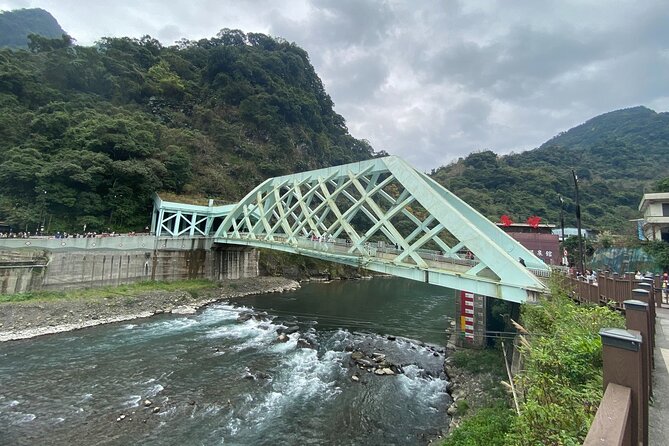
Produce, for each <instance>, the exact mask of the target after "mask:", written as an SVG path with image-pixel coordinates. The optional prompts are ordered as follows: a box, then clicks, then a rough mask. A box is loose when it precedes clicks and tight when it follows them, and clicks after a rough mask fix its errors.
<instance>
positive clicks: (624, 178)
mask: <svg viewBox="0 0 669 446" xmlns="http://www.w3.org/2000/svg"><path fill="white" fill-rule="evenodd" d="M572 169H573V170H575V172H576V174H577V176H578V178H579V189H580V193H581V204H582V208H583V209H582V210H583V212H582V214H583V224H584V225H585V226H587V227H593V228H599V229H610V230H613V231H615V232H630V231H631V228H632V224H631V223H629V221H628V220H630V219H633V218H637V217H638V216H639V213H638V211H637V207H638V204H639V201H640V199H641V196H642V195H643V193H644V192H647V191H649V190H651V189H652V187H653V185H654V183H655V182H657V181H658V180H660V179H662V178H666V177H668V176H669V113H657V112H655V111H653V110H651V109H649V108H646V107H642V106H639V107H633V108H627V109H622V110H616V111H613V112H609V113H605V114H602V115H599V116H596V117H594V118H592V119H590V120H588V121H586V122H585V123H583V124H581V125H578V126H576V127H574V128H572V129H570V130H568V131H566V132H562V133H560V134H558V135H556V136H555V137H553V138H551V139H550V140H549V141H547V142H545V143H544V144H542V145H541V146H540V147H539V148H537V149H534V150H530V151H527V152H523V153H519V154H511V155H504V156H498V155H496V154H494V153H493V152H490V151H483V152H477V153H472V154H470V155H469V156H467V157H466V158H464V159H460V160H458V161H457V162H455V163H452V164H450V165H448V166H445V167H441V168H439V169H437V170H435V171H434V172H433V176H434V177H435V179H436V180H437V181H439V182H440V183H442V184H443V185H445V186H446V187H448V188H449V189H450V190H451V191H453V192H454V193H456V194H458V195H459V196H460V197H461V198H463V199H464V200H465V201H467V202H468V203H470V204H471V205H472V206H474V207H476V208H477V209H478V210H479V211H481V212H482V213H483V214H484V215H486V216H487V217H488V218H490V219H492V220H493V221H497V220H499V217H500V216H501V215H503V214H508V215H511V216H512V218H513V219H514V221H521V222H524V221H525V219H526V218H527V217H529V216H532V215H538V216H540V217H542V218H543V220H544V222H548V223H552V224H556V225H557V224H559V214H560V202H559V196H562V197H563V199H564V201H565V208H564V209H565V220H566V224H567V225H574V224H575V217H574V210H575V203H574V184H573V177H572V173H571V171H572Z"/></svg>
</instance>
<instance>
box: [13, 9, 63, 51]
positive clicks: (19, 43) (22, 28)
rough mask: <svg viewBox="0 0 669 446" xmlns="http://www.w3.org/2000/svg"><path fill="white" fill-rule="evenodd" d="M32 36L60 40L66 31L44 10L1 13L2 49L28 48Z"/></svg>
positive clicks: (20, 10)
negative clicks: (6, 47)
mask: <svg viewBox="0 0 669 446" xmlns="http://www.w3.org/2000/svg"><path fill="white" fill-rule="evenodd" d="M30 34H37V35H40V36H43V37H47V38H60V36H62V35H63V34H65V31H63V29H62V28H61V27H60V25H59V24H58V22H57V21H56V19H54V18H53V16H52V15H51V14H49V13H48V12H47V11H45V10H43V9H39V8H35V9H19V10H16V11H4V12H0V47H5V46H8V47H13V48H27V47H28V36H29V35H30Z"/></svg>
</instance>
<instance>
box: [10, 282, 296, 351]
mask: <svg viewBox="0 0 669 446" xmlns="http://www.w3.org/2000/svg"><path fill="white" fill-rule="evenodd" d="M299 286H300V285H299V283H298V282H296V281H294V280H290V279H285V278H283V277H255V278H252V279H238V280H227V281H225V282H222V283H221V284H220V285H219V286H218V287H215V288H211V289H208V290H205V291H199V292H198V293H197V295H192V294H191V293H188V292H185V291H174V292H166V291H151V292H146V293H142V294H139V295H124V294H119V295H118V296H117V297H113V298H109V297H105V298H87V299H61V300H49V301H24V302H4V303H0V341H11V340H16V339H26V338H32V337H35V336H42V335H46V334H51V333H58V332H62V331H70V330H78V329H81V328H86V327H92V326H94V325H100V324H108V323H111V322H119V321H125V320H130V319H137V318H144V317H150V316H153V315H154V314H163V313H180V314H189V313H195V312H196V311H197V309H198V308H200V307H203V306H205V305H207V304H210V303H213V302H218V301H221V300H226V299H233V298H238V297H243V296H248V295H251V294H263V293H276V292H283V291H288V290H294V289H297V288H299Z"/></svg>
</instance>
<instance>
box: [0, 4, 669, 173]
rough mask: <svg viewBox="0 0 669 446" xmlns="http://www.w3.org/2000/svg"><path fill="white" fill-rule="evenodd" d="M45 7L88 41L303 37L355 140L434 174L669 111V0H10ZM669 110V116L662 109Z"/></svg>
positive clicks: (295, 39)
mask: <svg viewBox="0 0 669 446" xmlns="http://www.w3.org/2000/svg"><path fill="white" fill-rule="evenodd" d="M8 4H10V5H19V4H21V5H24V4H25V6H30V7H42V8H44V9H47V10H48V11H50V12H52V13H53V14H54V16H55V17H56V18H57V19H58V20H59V22H60V23H61V25H62V26H63V27H64V28H65V29H66V30H68V31H69V32H70V33H71V34H72V35H73V36H74V37H75V38H77V39H79V41H80V42H81V43H82V44H89V43H92V42H93V41H94V40H96V39H97V38H99V37H100V36H102V35H128V36H132V37H140V36H142V35H145V34H151V35H153V36H154V37H157V38H159V39H160V40H161V41H163V43H164V44H170V43H172V41H173V40H176V39H178V38H179V37H185V38H189V39H199V38H203V37H210V36H213V35H215V34H216V32H218V31H219V30H220V29H222V28H226V27H227V28H239V29H241V30H243V31H245V32H265V33H269V34H271V35H274V36H277V37H283V38H285V39H287V40H289V41H291V42H295V43H296V44H297V45H299V46H301V47H302V48H304V49H305V50H307V51H308V53H309V56H310V58H311V61H312V63H313V65H314V67H315V69H316V71H317V73H318V74H319V76H321V78H322V79H323V82H324V84H325V87H326V90H327V92H328V93H329V94H330V95H331V97H332V99H333V101H334V102H335V104H336V111H337V112H338V113H340V114H341V115H342V116H344V118H345V119H346V121H347V124H348V126H349V129H350V131H351V133H352V134H353V135H354V136H356V137H358V138H364V139H367V140H369V141H370V142H371V143H372V145H373V146H374V148H375V149H377V150H382V149H383V150H387V151H388V152H390V153H393V154H396V155H400V156H403V157H406V158H407V159H408V160H409V161H410V162H412V163H414V164H415V165H416V166H418V167H420V168H423V169H425V170H429V169H431V168H434V167H437V166H438V165H440V164H444V163H448V162H449V161H451V160H454V159H457V158H458V157H459V156H465V155H467V154H468V153H469V152H471V151H473V150H481V149H486V148H489V149H492V150H494V151H496V152H499V153H506V152H509V151H520V150H524V149H530V148H533V147H536V146H539V145H540V144H542V143H543V142H544V141H546V140H547V139H549V138H550V137H552V136H553V135H555V134H556V133H558V132H560V131H563V130H566V129H568V128H570V127H573V126H575V125H578V124H580V123H582V122H584V121H585V120H587V119H589V118H591V117H593V116H595V115H597V114H600V113H604V112H608V111H611V110H614V109H617V108H622V107H628V106H632V105H639V104H647V105H651V106H652V105H653V104H658V106H661V105H663V104H664V105H665V106H669V87H667V83H666V79H667V77H668V75H669V26H667V23H669V8H667V7H666V0H645V1H644V2H637V1H634V0H618V1H616V2H597V1H590V2H583V1H582V0H546V1H541V2H537V1H536V0H514V1H513V2H509V1H507V0H484V1H477V0H466V1H465V0H461V1H458V0H448V1H443V0H423V1H419V2H416V1H408V0H404V1H402V0H383V1H374V0H283V1H282V2H275V1H272V0H252V1H244V2H239V1H232V0H225V1H223V0H201V1H198V2H195V4H194V3H193V2H192V1H190V0H146V1H143V2H131V1H129V0H116V1H115V2H106V3H102V2H85V3H84V2H79V1H74V0H28V1H20V0H15V1H5V2H3V1H2V0H0V8H2V7H5V6H6V5H8ZM658 111H663V110H658Z"/></svg>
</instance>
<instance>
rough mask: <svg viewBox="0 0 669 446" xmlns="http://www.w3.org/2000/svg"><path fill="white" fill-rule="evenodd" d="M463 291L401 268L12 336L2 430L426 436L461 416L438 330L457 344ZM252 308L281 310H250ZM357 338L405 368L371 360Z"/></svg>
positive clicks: (290, 441) (62, 441) (213, 440)
mask: <svg viewBox="0 0 669 446" xmlns="http://www.w3.org/2000/svg"><path fill="white" fill-rule="evenodd" d="M453 299H454V297H453V291H451V290H447V289H444V288H437V287H433V286H429V285H425V284H422V283H418V282H410V281H406V280H402V279H397V278H375V279H372V280H362V281H342V282H334V283H330V284H321V283H309V284H304V285H303V286H302V288H301V289H299V290H297V291H294V292H289V293H283V294H270V295H259V296H249V297H246V298H243V299H239V300H237V301H235V302H234V303H219V304H214V305H211V306H209V307H207V308H205V309H204V310H202V311H200V312H199V313H197V314H194V315H188V316H178V315H164V316H156V317H153V318H150V319H142V320H135V321H132V323H118V324H109V325H104V326H98V327H93V328H88V329H84V330H80V331H75V332H67V333H60V334H55V335H49V336H44V337H41V338H36V339H29V340H22V341H13V342H6V343H3V344H0V444H2V445H37V444H49V445H71V444H85V443H86V444H108V445H129V444H140V443H141V444H156V445H158V444H160V445H303V444H314V445H381V444H384V445H392V444H396V445H424V444H426V438H430V437H432V436H434V434H435V433H436V432H438V431H440V430H445V429H446V428H447V426H448V423H449V419H448V416H447V415H446V410H447V408H448V406H449V404H450V403H451V399H450V397H449V395H448V394H447V392H446V385H447V382H446V381H445V379H443V378H444V377H443V374H440V372H441V369H442V366H443V361H444V355H443V352H440V351H439V350H440V349H435V348H434V347H432V346H431V345H430V344H432V345H441V346H443V345H445V343H446V341H447V335H446V330H447V329H448V327H449V323H450V321H451V320H452V317H453V311H454V305H453ZM248 309H255V310H256V311H266V312H267V313H268V315H269V316H270V319H267V320H256V319H255V318H251V319H249V320H246V321H244V322H239V321H238V316H239V314H240V312H244V311H247V310H248ZM291 326H297V327H298V328H299V331H298V332H297V333H294V334H291V335H290V340H289V341H288V342H285V343H279V342H277V341H276V338H277V332H276V330H277V329H280V328H281V327H291ZM298 338H302V339H305V340H307V341H308V342H310V343H312V344H313V345H314V346H315V347H316V348H313V349H312V348H299V347H298V345H297V343H298V342H297V340H298ZM351 350H362V351H363V352H365V353H366V354H369V355H371V354H372V353H382V354H384V355H385V356H386V358H387V360H388V361H389V362H391V363H392V364H394V365H396V366H398V367H399V368H400V370H401V371H402V373H400V374H397V375H393V376H377V375H375V374H374V373H368V372H366V371H365V370H360V369H359V368H357V367H356V366H355V364H353V363H352V361H351V360H350V357H351V353H350V351H351ZM435 350H438V351H435ZM353 374H356V375H358V376H359V382H354V381H353V380H352V379H351V377H352V375H353ZM145 400H150V402H151V403H150V405H145ZM147 404H148V402H147Z"/></svg>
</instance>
